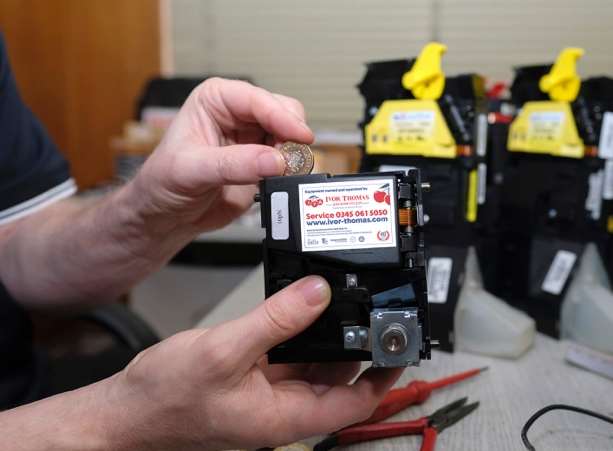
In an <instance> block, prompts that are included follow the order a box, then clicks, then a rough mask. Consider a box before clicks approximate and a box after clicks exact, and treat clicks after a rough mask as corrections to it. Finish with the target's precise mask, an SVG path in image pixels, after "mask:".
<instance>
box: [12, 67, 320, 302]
mask: <svg viewBox="0 0 613 451" xmlns="http://www.w3.org/2000/svg"><path fill="white" fill-rule="evenodd" d="M312 139H313V135H312V133H311V131H310V130H309V128H308V127H307V126H306V125H305V123H304V111H303V109H302V106H301V105H300V104H299V103H298V102H297V101H295V100H293V99H290V98H287V97H283V96H279V95H275V94H271V93H268V92H266V91H264V90H263V89H260V88H256V87H254V86H251V85H249V84H247V83H244V82H239V81H230V80H221V79H212V80H209V81H206V82H205V83H203V84H202V85H201V86H200V87H198V88H197V89H196V90H195V91H194V92H193V93H192V94H191V95H190V97H189V98H188V100H187V101H186V103H185V105H184V106H183V108H182V109H181V111H180V113H179V114H178V116H177V118H176V119H175V121H174V122H173V124H172V125H171V127H170V129H169V130H168V132H167V133H166V136H165V137H164V139H163V141H162V143H161V144H160V145H159V146H158V148H157V149H156V150H155V152H154V153H153V155H152V156H151V157H150V158H149V159H148V160H147V162H146V163H145V165H144V167H143V168H142V169H141V171H140V172H139V173H138V174H137V176H136V177H135V179H133V180H132V181H131V182H129V183H128V184H126V185H124V186H123V187H121V188H119V189H118V190H116V191H115V192H113V193H111V194H109V195H107V196H105V197H103V198H102V199H99V200H96V201H86V202H81V201H75V200H66V201H63V202H60V203H58V204H56V205H54V206H52V207H48V208H47V209H45V210H43V211H42V212H39V213H37V214H34V215H31V216H29V217H26V218H23V219H21V220H19V222H18V223H17V224H9V225H5V226H1V227H0V280H1V281H2V282H3V283H4V285H5V286H6V287H7V289H8V290H9V292H10V293H11V294H12V295H13V297H14V298H15V299H17V300H19V301H20V302H21V303H23V304H25V305H27V306H31V307H42V306H48V305H58V304H67V305H68V304H74V303H78V302H83V301H84V300H90V301H96V300H100V299H112V298H114V297H115V296H117V295H119V294H121V293H122V292H125V291H126V290H127V289H128V288H129V287H131V286H132V285H133V284H135V283H136V282H137V281H139V280H140V279H142V278H143V277H144V276H145V275H147V274H149V273H150V272H152V271H153V270H154V269H156V268H158V267H160V266H161V265H163V264H164V263H165V262H166V261H168V259H169V258H171V256H172V255H173V254H174V253H176V252H177V251H178V250H179V249H181V247H183V246H184V245H185V244H187V243H188V242H189V241H190V240H191V239H193V237H195V236H196V235H197V234H198V233H200V232H202V231H206V230H211V229H214V228H218V227H221V226H223V225H225V224H227V223H228V222H230V221H231V220H233V219H234V218H236V217H237V216H238V215H240V214H241V213H242V212H243V211H244V210H245V209H247V208H248V207H249V206H250V205H251V203H252V200H253V194H254V193H255V188H254V187H253V184H255V183H257V181H258V180H259V179H260V178H261V177H264V176H271V175H281V174H282V172H283V169H284V162H283V158H282V156H281V155H280V153H279V152H278V151H276V150H275V149H274V148H273V146H274V145H275V144H277V143H279V142H281V141H285V140H294V141H299V142H310V141H312ZM3 229H4V230H3Z"/></svg>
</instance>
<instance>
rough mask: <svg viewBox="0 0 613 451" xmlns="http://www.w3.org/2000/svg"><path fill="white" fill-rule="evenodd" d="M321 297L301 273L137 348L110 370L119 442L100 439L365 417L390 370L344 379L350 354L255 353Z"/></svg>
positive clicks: (145, 443)
mask: <svg viewBox="0 0 613 451" xmlns="http://www.w3.org/2000/svg"><path fill="white" fill-rule="evenodd" d="M329 302H330V288H329V286H328V284H327V283H326V282H325V280H324V279H322V278H321V277H318V276H309V277H306V278H304V279H302V280H299V281H298V282H296V283H294V284H292V285H290V286H289V287H287V288H285V289H284V290H282V291H280V292H279V293H277V294H275V295H274V296H272V297H271V298H270V299H268V300H267V301H265V302H264V303H263V304H262V305H261V306H259V307H258V308H257V309H256V310H254V311H252V312H251V313H249V314H247V315H246V316H244V317H242V318H239V319H237V320H234V321H230V322H228V323H225V324H221V325H219V326H217V327H214V328H212V329H208V330H191V331H186V332H182V333H179V334H177V335H175V336H173V337H171V338H169V339H167V340H165V341H163V342H161V343H160V344H158V345H156V346H153V347H152V348H149V349H148V350H146V351H144V352H143V353H141V354H139V355H138V356H137V357H136V358H135V359H134V361H133V362H132V363H130V364H129V365H128V367H127V368H126V369H125V370H124V371H123V372H121V373H119V374H118V375H116V377H114V378H113V379H111V380H110V381H111V382H112V384H113V387H112V390H110V393H113V394H114V395H113V398H114V399H115V400H116V401H113V402H112V403H111V404H113V405H117V406H118V407H117V409H116V412H115V413H114V414H113V418H112V420H111V422H112V423H114V424H115V426H113V427H112V428H111V429H110V430H114V433H113V436H114V437H116V438H117V437H120V440H122V441H123V442H122V444H121V445H118V444H117V443H114V444H112V445H111V446H109V449H114V450H115V449H130V450H140V449H146V450H157V449H159V450H165V449H180V450H192V449H193V450H199V451H202V450H218V449H230V448H231V449H236V448H255V447H261V446H277V445H281V444H287V443H290V442H293V441H296V440H299V439H302V438H305V437H308V436H313V435H320V434H326V433H330V432H332V431H335V430H338V429H340V428H342V427H345V426H348V425H350V424H353V423H356V422H359V421H362V420H365V419H366V418H368V417H369V416H370V414H371V413H372V411H373V410H374V409H375V407H376V406H377V405H378V403H379V402H380V400H381V399H382V398H383V396H384V395H385V394H386V393H387V391H388V390H389V388H390V387H391V386H392V385H393V384H394V382H395V381H396V379H397V378H398V377H399V375H400V373H401V371H400V370H392V369H374V368H371V369H368V370H366V371H365V372H364V373H362V374H361V375H360V377H359V378H358V379H357V381H356V382H354V383H353V384H352V385H347V383H348V382H349V381H350V380H351V379H353V377H354V376H355V374H356V372H357V369H358V367H357V366H356V365H355V364H347V365H340V364H335V365H317V364H316V365H271V366H270V367H269V366H267V365H266V364H265V362H264V361H263V358H262V357H263V356H264V354H265V353H266V352H267V351H268V350H269V349H270V348H271V347H273V346H275V345H276V344H278V343H281V342H283V341H285V340H286V339H288V338H290V337H292V336H294V335H296V334H298V333H299V332H301V331H302V330H304V329H305V328H306V327H307V326H309V325H310V324H311V323H312V322H313V321H315V319H316V318H317V317H318V316H319V315H320V314H321V313H322V312H323V310H324V309H325V308H326V307H327V305H328V304H329ZM117 427H119V428H120V430H119V431H117V429H116V428H117ZM113 428H115V429H113ZM121 428H123V429H121Z"/></svg>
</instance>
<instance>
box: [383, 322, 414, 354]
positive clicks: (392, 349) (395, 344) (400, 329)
mask: <svg viewBox="0 0 613 451" xmlns="http://www.w3.org/2000/svg"><path fill="white" fill-rule="evenodd" d="M380 341H381V347H382V348H383V350H384V351H386V352H389V353H390V354H402V353H403V352H404V351H405V350H406V349H407V345H408V342H409V338H408V336H407V330H406V328H405V327H404V326H403V325H401V324H398V323H392V324H390V325H389V326H387V327H386V328H385V329H384V330H383V332H382V333H381V338H380Z"/></svg>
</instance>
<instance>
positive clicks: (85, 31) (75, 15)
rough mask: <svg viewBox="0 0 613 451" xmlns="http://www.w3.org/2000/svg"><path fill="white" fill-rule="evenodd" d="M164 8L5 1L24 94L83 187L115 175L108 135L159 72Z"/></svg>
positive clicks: (3, 12)
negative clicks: (160, 9) (160, 21)
mask: <svg viewBox="0 0 613 451" xmlns="http://www.w3.org/2000/svg"><path fill="white" fill-rule="evenodd" d="M158 8H159V7H158V0H131V1H129V2H126V1H123V0H88V1H86V2H84V1H81V0H47V1H44V2H41V1H37V0H2V1H0V29H1V30H2V32H3V33H4V35H5V39H6V41H7V46H8V49H9V55H10V59H11V63H12V66H13V70H14V72H15V75H16V78H17V83H18V85H19V88H20V90H21V93H22V96H23V98H24V99H25V101H26V103H27V104H28V105H29V106H30V107H31V109H32V110H33V111H34V112H35V113H36V114H37V115H38V117H39V118H40V119H41V120H42V121H43V123H44V124H45V125H46V126H47V128H48V130H49V132H50V134H51V136H52V137H53V138H54V140H55V141H56V142H57V144H58V145H59V146H60V148H61V149H62V151H63V152H64V153H65V155H66V156H67V157H68V159H69V160H70V162H71V164H72V170H73V173H74V175H75V177H76V179H77V182H78V184H79V186H80V187H81V188H85V187H90V186H93V185H95V184H97V183H100V182H103V181H105V180H108V179H109V178H110V177H111V176H112V172H113V160H112V154H111V151H110V147H109V139H110V137H111V136H113V135H116V134H118V133H120V131H121V128H122V124H123V122H124V121H125V120H127V119H130V118H131V117H132V116H133V115H134V110H135V101H136V98H137V96H138V94H139V93H140V90H141V89H142V87H143V85H144V83H145V81H146V80H147V79H148V78H150V77H152V76H155V75H157V74H158V73H159V71H160V56H159V16H158V13H159V11H158Z"/></svg>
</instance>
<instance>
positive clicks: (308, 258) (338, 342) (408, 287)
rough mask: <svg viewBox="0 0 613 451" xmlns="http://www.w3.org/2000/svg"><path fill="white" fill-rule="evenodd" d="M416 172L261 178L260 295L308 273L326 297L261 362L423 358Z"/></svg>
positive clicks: (425, 324) (392, 363)
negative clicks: (315, 315)
mask: <svg viewBox="0 0 613 451" xmlns="http://www.w3.org/2000/svg"><path fill="white" fill-rule="evenodd" d="M427 186H428V185H427V184H425V183H422V182H421V180H420V173H419V170H417V169H410V170H408V171H396V172H389V173H373V174H352V175H337V176H331V175H327V174H312V175H292V176H284V177H271V178H267V179H264V180H262V181H261V182H260V187H259V188H260V193H259V195H258V196H257V197H256V198H257V199H259V200H260V201H261V207H262V208H261V211H262V226H263V227H264V228H265V229H266V238H265V240H264V272H265V286H266V296H267V297H268V296H271V295H272V294H274V293H275V292H277V291H279V290H281V289H282V288H284V287H286V286H288V285H289V284H291V283H292V282H294V281H296V280H298V279H300V278H302V277H304V276H306V275H309V274H316V275H320V276H322V277H324V278H325V279H326V280H327V281H328V283H329V284H330V286H331V288H332V301H331V303H330V305H329V307H328V308H327V309H326V311H325V312H324V313H323V314H322V316H321V317H320V318H319V319H318V320H317V321H316V322H315V323H314V324H313V325H312V326H310V327H309V328H308V329H307V330H305V331H304V332H303V333H301V334H300V335H298V336H296V337H294V338H292V339H291V340H289V341H287V342H285V343H283V344H281V345H279V346H277V347H275V348H273V349H272V350H271V351H270V352H269V355H268V358H269V362H271V363H281V362H325V361H360V360H372V362H373V365H374V366H379V367H404V366H407V365H418V364H419V362H420V360H421V359H429V358H430V325H429V311H428V300H427V287H426V267H425V262H426V258H425V244H424V236H423V230H422V229H423V224H424V222H423V211H422V201H421V199H422V189H425V188H427Z"/></svg>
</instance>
